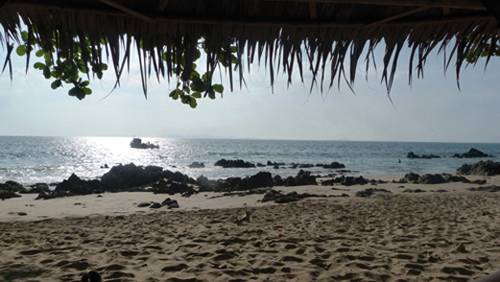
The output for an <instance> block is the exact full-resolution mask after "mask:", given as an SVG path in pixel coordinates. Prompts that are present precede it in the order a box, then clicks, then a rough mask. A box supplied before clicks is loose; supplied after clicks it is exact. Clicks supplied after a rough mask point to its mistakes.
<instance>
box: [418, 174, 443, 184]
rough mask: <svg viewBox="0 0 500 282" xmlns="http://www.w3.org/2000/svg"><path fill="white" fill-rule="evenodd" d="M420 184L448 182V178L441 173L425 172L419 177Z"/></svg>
mask: <svg viewBox="0 0 500 282" xmlns="http://www.w3.org/2000/svg"><path fill="white" fill-rule="evenodd" d="M418 183H420V184H441V183H446V180H445V179H444V178H443V176H442V175H440V174H424V175H422V176H420V177H419V178H418Z"/></svg>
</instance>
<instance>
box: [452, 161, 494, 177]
mask: <svg viewBox="0 0 500 282" xmlns="http://www.w3.org/2000/svg"><path fill="white" fill-rule="evenodd" d="M457 174H464V175H485V176H491V175H497V174H500V163H499V162H493V161H491V160H488V161H486V162H484V161H480V162H478V163H476V164H473V165H469V164H464V165H462V166H461V167H460V168H458V169H457Z"/></svg>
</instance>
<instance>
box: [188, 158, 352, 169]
mask: <svg viewBox="0 0 500 282" xmlns="http://www.w3.org/2000/svg"><path fill="white" fill-rule="evenodd" d="M195 163H196V162H195ZM195 163H193V164H195ZM193 164H191V165H193ZM191 165H190V166H189V167H191ZM214 165H215V166H222V167H223V168H253V167H265V166H266V165H264V164H261V163H257V165H255V164H253V163H250V162H246V161H244V160H226V159H221V160H218V161H217V162H216V163H215V164H214ZM286 165H287V164H285V163H279V162H272V161H267V166H272V167H273V168H275V169H279V168H280V167H285V166H286ZM311 167H322V168H325V169H339V168H345V165H344V164H341V163H339V162H332V163H330V164H315V165H314V164H297V163H291V164H290V165H289V168H293V169H296V168H311Z"/></svg>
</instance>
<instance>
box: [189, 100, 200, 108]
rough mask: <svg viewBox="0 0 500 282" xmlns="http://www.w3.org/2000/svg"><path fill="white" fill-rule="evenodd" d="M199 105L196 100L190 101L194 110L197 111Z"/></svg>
mask: <svg viewBox="0 0 500 282" xmlns="http://www.w3.org/2000/svg"><path fill="white" fill-rule="evenodd" d="M197 105H198V102H196V99H190V101H189V106H191V108H192V109H195V108H196V106H197Z"/></svg>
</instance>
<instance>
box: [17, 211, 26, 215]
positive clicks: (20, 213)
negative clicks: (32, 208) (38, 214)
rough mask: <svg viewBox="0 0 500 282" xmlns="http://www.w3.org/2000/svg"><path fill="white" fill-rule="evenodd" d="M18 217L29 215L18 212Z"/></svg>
mask: <svg viewBox="0 0 500 282" xmlns="http://www.w3.org/2000/svg"><path fill="white" fill-rule="evenodd" d="M17 215H20V216H26V215H28V214H27V213H25V212H18V213H17Z"/></svg>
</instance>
